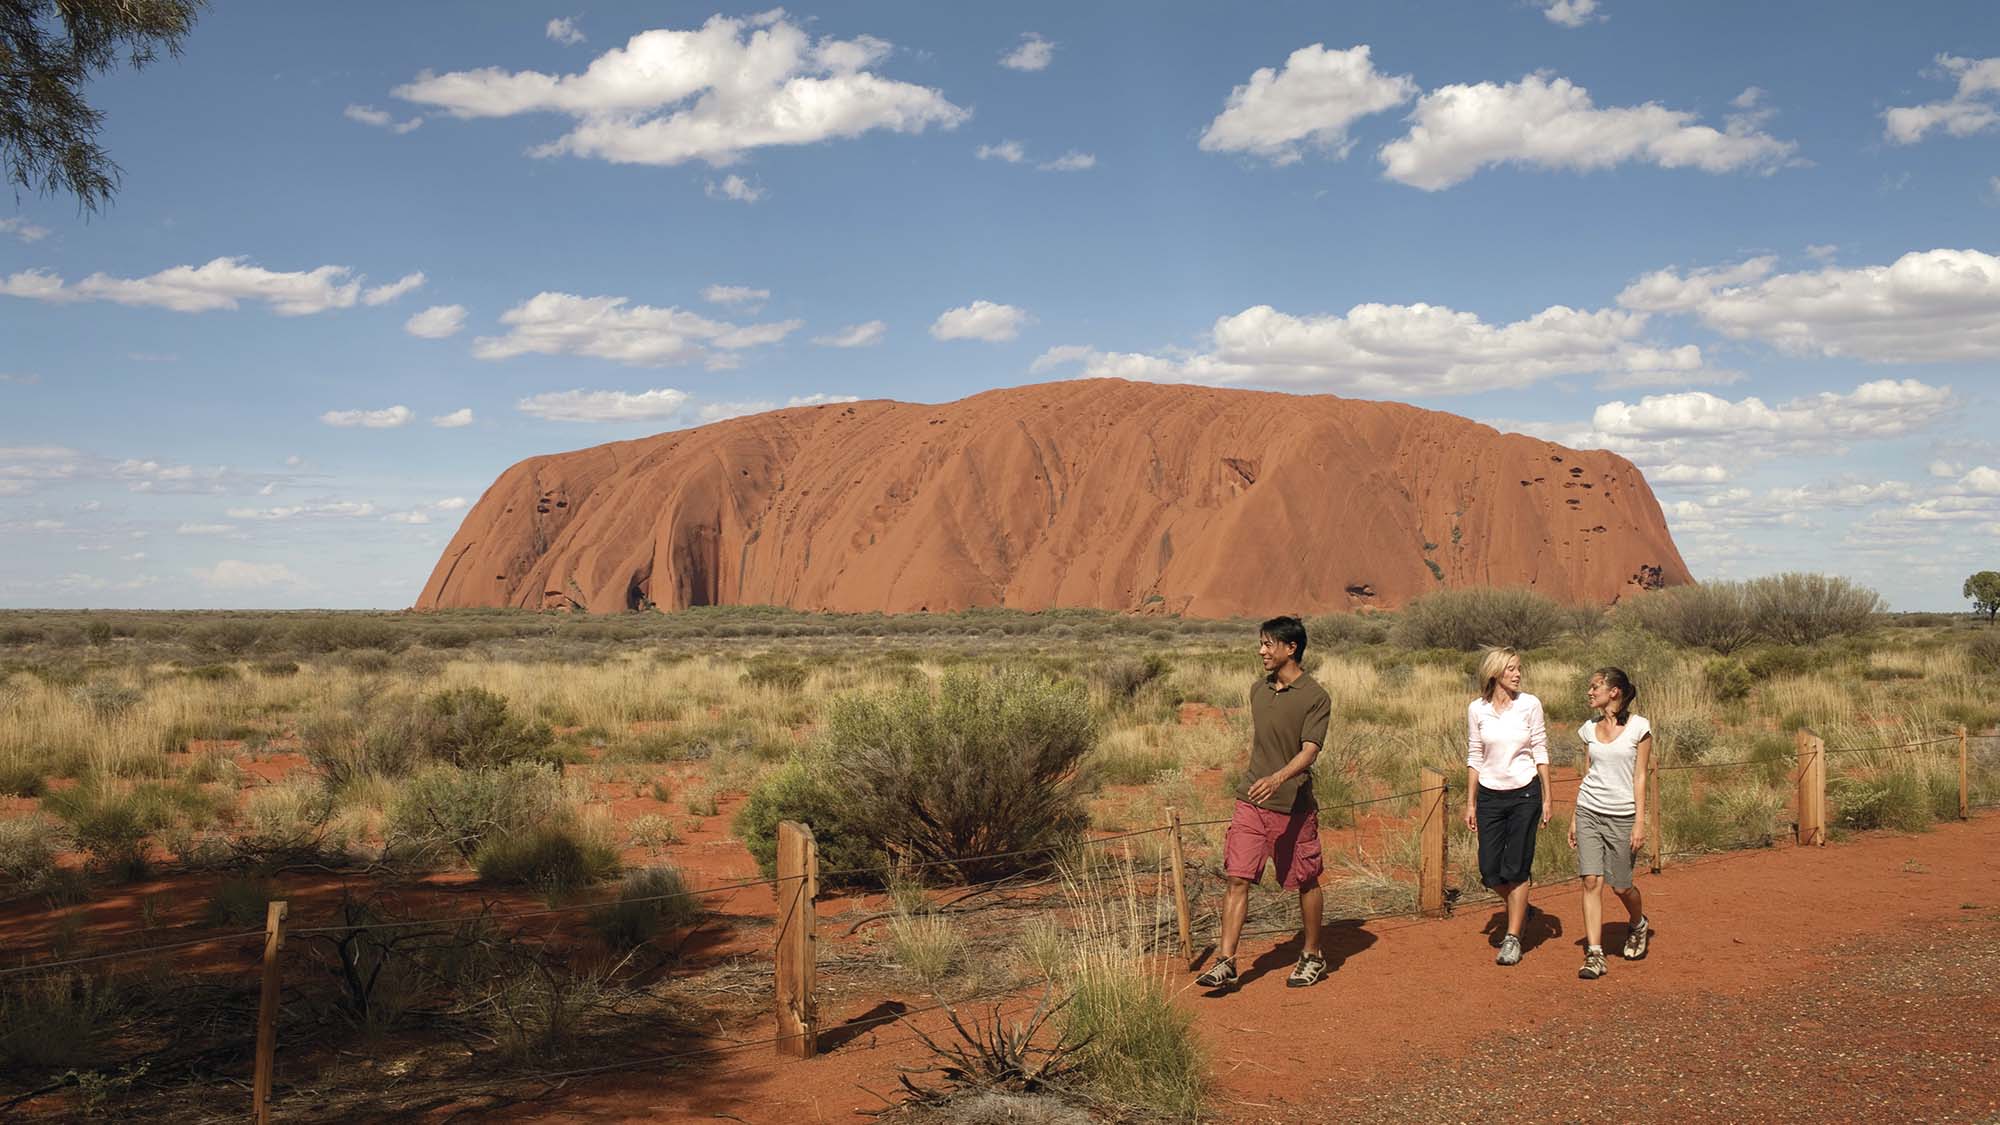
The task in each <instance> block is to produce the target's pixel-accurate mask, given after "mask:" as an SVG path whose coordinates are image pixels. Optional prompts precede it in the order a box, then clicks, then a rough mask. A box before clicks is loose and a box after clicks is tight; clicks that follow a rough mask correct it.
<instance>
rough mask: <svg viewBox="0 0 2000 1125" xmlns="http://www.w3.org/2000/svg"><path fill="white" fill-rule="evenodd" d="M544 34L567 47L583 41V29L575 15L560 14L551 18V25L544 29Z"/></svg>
mask: <svg viewBox="0 0 2000 1125" xmlns="http://www.w3.org/2000/svg"><path fill="white" fill-rule="evenodd" d="M542 34H544V35H547V36H548V37H549V38H550V39H553V40H555V41H556V42H558V43H561V44H562V45H563V46H565V47H574V46H576V45H577V44H578V43H581V42H583V31H582V29H580V28H578V27H577V26H576V17H575V16H558V17H556V18H555V19H552V20H550V21H549V25H548V26H547V27H545V28H543V29H542Z"/></svg>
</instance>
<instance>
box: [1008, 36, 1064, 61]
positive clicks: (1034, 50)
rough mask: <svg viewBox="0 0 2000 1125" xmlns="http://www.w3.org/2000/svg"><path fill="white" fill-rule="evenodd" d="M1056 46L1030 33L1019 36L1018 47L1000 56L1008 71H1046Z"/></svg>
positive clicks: (1053, 56)
mask: <svg viewBox="0 0 2000 1125" xmlns="http://www.w3.org/2000/svg"><path fill="white" fill-rule="evenodd" d="M1055 53H1056V45H1055V44H1054V43H1051V42H1050V41H1048V40H1047V39H1044V38H1042V37H1041V36H1040V35H1037V34H1036V33H1034V32H1032V31H1027V32H1023V33H1022V34H1021V42H1020V45H1018V46H1016V47H1015V48H1014V49H1013V50H1011V51H1008V52H1007V53H1006V54H1003V55H1001V56H1000V65H1001V66H1004V67H1006V68H1007V69H1008V70H1047V69H1048V68H1049V62H1050V60H1052V59H1053V58H1055Z"/></svg>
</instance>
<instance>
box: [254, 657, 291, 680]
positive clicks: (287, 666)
mask: <svg viewBox="0 0 2000 1125" xmlns="http://www.w3.org/2000/svg"><path fill="white" fill-rule="evenodd" d="M257 674H258V675H260V676H269V677H271V678H272V679H282V678H283V677H285V676H296V675H298V674H299V662H298V661H296V660H266V661H264V662H263V663H262V664H259V665H257Z"/></svg>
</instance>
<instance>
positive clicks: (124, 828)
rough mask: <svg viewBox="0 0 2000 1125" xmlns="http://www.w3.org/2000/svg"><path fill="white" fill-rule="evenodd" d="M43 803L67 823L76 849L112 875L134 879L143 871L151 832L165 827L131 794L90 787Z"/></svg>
mask: <svg viewBox="0 0 2000 1125" xmlns="http://www.w3.org/2000/svg"><path fill="white" fill-rule="evenodd" d="M55 796H56V797H60V798H62V799H61V800H56V799H54V798H51V799H50V800H47V801H45V802H44V805H45V806H47V807H50V809H51V811H53V812H54V813H55V814H56V815H57V816H60V817H62V818H63V819H64V820H66V821H68V822H69V830H70V835H71V836H72V837H73V838H74V839H75V840H76V846H77V848H78V849H79V850H81V851H83V852H84V853H85V854H87V855H89V856H90V858H91V859H93V860H95V861H96V862H98V863H100V864H102V865H104V867H106V868H107V869H109V870H110V871H111V872H112V873H113V874H114V875H117V876H118V877H120V878H125V879H136V878H138V877H139V876H141V875H143V874H145V871H146V849H147V845H148V844H149V843H150V841H151V837H152V834H153V832H154V831H156V830H157V829H159V828H161V827H163V826H164V824H165V818H164V817H162V816H159V815H157V810H156V809H154V808H151V807H147V806H145V805H142V803H141V802H140V801H138V800H137V799H135V798H134V796H133V795H132V794H124V793H120V794H113V793H107V792H105V791H104V790H103V789H101V788H99V787H97V786H94V785H80V786H78V787H76V788H75V789H69V790H65V791H64V792H62V793H60V794H56V795H55Z"/></svg>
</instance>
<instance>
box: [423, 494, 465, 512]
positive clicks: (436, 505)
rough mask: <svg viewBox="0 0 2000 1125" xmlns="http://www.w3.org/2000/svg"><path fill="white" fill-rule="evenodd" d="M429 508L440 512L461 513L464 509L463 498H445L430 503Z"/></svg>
mask: <svg viewBox="0 0 2000 1125" xmlns="http://www.w3.org/2000/svg"><path fill="white" fill-rule="evenodd" d="M431 507H432V509H434V510H436V511H440V512H457V511H462V510H463V509H464V508H465V497H463V496H447V497H445V498H444V499H442V500H436V501H432V503H431Z"/></svg>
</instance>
